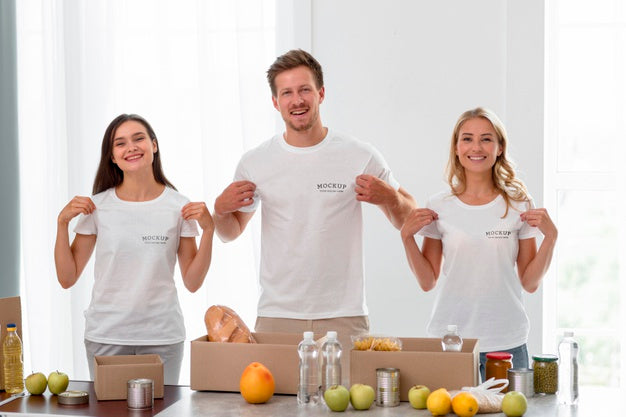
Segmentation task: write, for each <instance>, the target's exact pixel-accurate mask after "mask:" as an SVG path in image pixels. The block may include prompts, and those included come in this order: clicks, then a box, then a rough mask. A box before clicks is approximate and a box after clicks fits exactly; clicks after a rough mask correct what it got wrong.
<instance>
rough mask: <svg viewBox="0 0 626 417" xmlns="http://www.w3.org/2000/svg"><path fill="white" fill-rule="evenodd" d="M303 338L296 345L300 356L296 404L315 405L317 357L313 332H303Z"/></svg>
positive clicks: (317, 372)
mask: <svg viewBox="0 0 626 417" xmlns="http://www.w3.org/2000/svg"><path fill="white" fill-rule="evenodd" d="M303 336H304V338H303V340H302V341H301V342H300V344H299V345H298V355H299V356H300V383H299V385H298V404H300V405H315V404H318V403H319V390H320V384H319V358H318V349H317V343H315V341H314V340H313V332H304V334H303Z"/></svg>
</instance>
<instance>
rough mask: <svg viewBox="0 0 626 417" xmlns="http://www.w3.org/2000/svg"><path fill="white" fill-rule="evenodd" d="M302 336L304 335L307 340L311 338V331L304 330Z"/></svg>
mask: <svg viewBox="0 0 626 417" xmlns="http://www.w3.org/2000/svg"><path fill="white" fill-rule="evenodd" d="M302 336H304V338H305V339H307V340H313V332H304V333H302Z"/></svg>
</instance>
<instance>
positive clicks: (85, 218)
mask: <svg viewBox="0 0 626 417" xmlns="http://www.w3.org/2000/svg"><path fill="white" fill-rule="evenodd" d="M74 233H78V234H81V235H97V234H98V226H97V225H96V212H94V213H92V214H87V215H85V214H81V216H80V218H79V219H78V223H76V227H74Z"/></svg>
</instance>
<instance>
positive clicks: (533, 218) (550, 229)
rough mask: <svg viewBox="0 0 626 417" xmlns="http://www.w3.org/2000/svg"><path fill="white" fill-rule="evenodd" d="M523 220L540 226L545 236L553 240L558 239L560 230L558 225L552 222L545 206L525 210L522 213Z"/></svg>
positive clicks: (534, 225) (537, 226)
mask: <svg viewBox="0 0 626 417" xmlns="http://www.w3.org/2000/svg"><path fill="white" fill-rule="evenodd" d="M520 217H521V219H522V221H525V222H526V223H528V224H529V225H531V226H533V227H536V228H538V229H539V230H540V231H541V233H543V235H544V237H546V238H548V239H552V240H556V237H557V235H558V231H557V229H556V226H555V225H554V223H553V222H552V219H551V218H550V215H548V210H546V209H545V208H536V209H531V210H528V211H525V212H524V213H522V214H520Z"/></svg>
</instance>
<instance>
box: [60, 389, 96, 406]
mask: <svg viewBox="0 0 626 417" xmlns="http://www.w3.org/2000/svg"><path fill="white" fill-rule="evenodd" d="M57 403H59V404H61V405H82V404H88V403H89V393H88V392H87V391H64V392H62V393H60V394H59V395H58V396H57Z"/></svg>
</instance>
